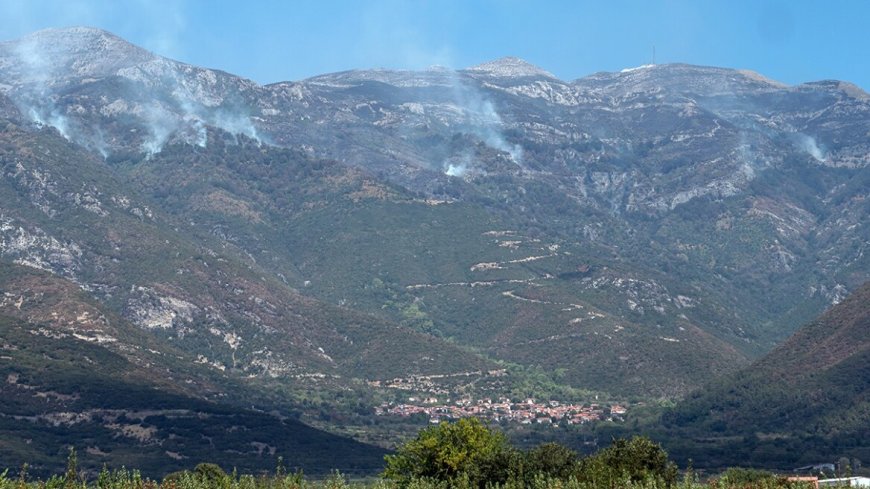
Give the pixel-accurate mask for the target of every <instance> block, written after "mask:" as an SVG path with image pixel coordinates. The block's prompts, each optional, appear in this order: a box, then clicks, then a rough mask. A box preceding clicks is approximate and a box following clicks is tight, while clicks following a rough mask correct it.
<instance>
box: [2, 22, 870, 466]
mask: <svg viewBox="0 0 870 489" xmlns="http://www.w3.org/2000/svg"><path fill="white" fill-rule="evenodd" d="M0 117H2V118H3V121H2V122H0V127H2V132H0V165H2V174H3V180H2V184H0V260H3V262H5V263H14V264H17V265H18V266H24V267H30V268H37V269H41V270H43V271H45V272H48V273H50V274H51V275H53V276H54V277H55V278H56V279H57V280H58V281H53V282H51V281H50V283H52V284H54V285H52V286H51V287H48V288H47V290H42V289H40V290H39V291H38V293H36V292H34V291H33V290H31V289H28V288H21V287H20V286H17V285H9V284H12V283H13V282H3V283H2V284H0V289H2V290H3V292H4V294H6V295H5V296H4V297H6V299H4V301H6V302H4V303H3V304H4V306H3V307H4V308H7V309H9V312H4V313H3V314H5V315H8V316H13V317H15V318H17V321H19V322H10V323H9V324H11V325H13V326H10V328H13V329H12V330H14V328H25V329H26V328H38V327H40V326H39V325H40V324H42V323H44V322H45V321H52V319H50V318H51V317H54V316H51V314H52V313H56V314H61V312H62V311H63V307H64V306H63V305H62V304H61V303H57V304H54V305H53V306H52V307H50V308H49V309H48V310H47V311H46V313H44V314H42V315H39V316H36V317H22V316H20V315H19V314H18V313H16V312H15V310H18V309H20V307H18V306H16V305H17V304H19V303H21V304H26V303H28V301H37V302H39V301H43V300H44V299H43V298H44V297H51V296H53V295H55V294H58V293H60V292H59V290H60V289H63V287H60V286H59V285H57V284H59V283H61V282H59V281H62V283H64V284H66V285H64V287H68V286H69V285H68V284H76V286H77V287H78V288H79V289H80V292H79V293H81V294H84V296H85V297H87V300H89V301H92V302H93V303H94V304H97V305H99V307H101V308H105V311H106V313H104V315H105V316H106V317H110V316H108V315H109V314H111V315H113V316H111V318H112V319H111V320H109V322H108V323H105V322H103V323H100V324H92V322H87V321H84V320H80V319H78V317H76V318H75V319H70V320H69V321H66V322H64V323H63V325H62V328H61V330H62V331H64V334H65V335H68V336H64V337H63V338H64V341H70V342H82V341H87V342H91V343H94V342H95V343H97V344H99V346H100V347H101V348H103V349H105V350H107V351H109V352H113V353H114V354H117V355H121V356H122V357H124V358H127V359H128V361H133V359H134V357H136V355H133V353H131V352H135V351H136V350H137V342H139V340H138V339H136V337H135V336H131V335H126V334H124V335H120V334H118V333H117V331H116V329H115V328H116V327H117V326H113V324H115V322H118V324H124V325H129V326H130V327H137V328H138V331H139V333H141V335H142V338H147V339H148V341H154V342H155V345H158V346H159V347H154V348H155V351H158V352H161V351H162V349H164V348H166V349H169V348H171V349H173V351H175V350H177V351H178V354H177V355H176V354H172V355H168V354H165V352H164V354H163V355H162V356H163V357H166V358H169V357H170V356H171V357H172V358H173V362H175V361H176V360H175V359H176V358H177V359H178V360H179V361H181V362H182V365H187V366H188V367H190V368H191V369H199V370H202V369H204V370H206V371H210V372H211V375H214V378H213V379H211V380H209V381H208V382H206V381H205V380H202V379H205V377H202V378H200V377H196V376H192V374H190V375H191V376H190V377H186V376H185V375H180V374H176V375H173V376H172V379H170V380H169V381H168V385H165V386H160V387H159V388H161V389H165V390H166V391H168V392H179V393H182V394H184V395H189V396H199V397H201V398H203V399H207V400H208V401H209V402H215V403H220V405H221V406H233V407H234V408H247V407H248V406H245V404H247V401H248V399H249V397H248V396H254V398H255V399H256V404H257V407H258V409H260V410H264V411H267V412H268V411H270V410H272V409H275V410H277V411H278V412H279V413H284V414H282V416H284V415H286V414H287V413H288V412H291V411H293V410H295V409H297V408H298V407H299V406H300V405H302V404H305V403H306V402H309V403H310V398H312V397H315V396H317V395H318V394H312V393H327V394H323V396H324V398H327V397H330V396H332V398H333V399H332V400H333V401H334V400H335V399H336V398H337V399H339V401H341V402H344V403H345V404H347V403H348V402H350V403H353V404H354V406H353V409H356V410H359V411H361V412H370V408H371V406H369V405H365V402H369V401H371V402H373V400H374V399H377V398H379V397H378V396H381V397H383V396H392V395H393V394H394V393H395V392H396V391H395V390H390V389H382V388H381V386H383V385H384V382H386V381H389V380H391V379H395V378H405V379H407V378H408V377H410V376H416V377H415V378H416V379H417V380H420V379H424V380H425V382H422V381H421V382H422V383H420V384H417V387H415V388H414V389H417V390H414V389H411V390H410V392H406V391H400V392H399V393H397V394H395V395H396V396H397V397H407V394H409V393H415V394H417V393H420V392H424V393H426V392H428V393H432V392H444V393H446V394H445V395H447V396H454V397H455V396H457V395H464V394H468V393H470V392H476V391H475V389H477V390H478V391H481V390H482V389H483V390H482V391H481V392H480V393H481V394H482V395H483V394H485V395H493V396H495V395H499V394H510V395H514V394H516V395H528V393H529V391H528V390H524V389H526V388H527V386H528V385H529V383H528V382H530V381H529V379H530V378H532V377H534V375H533V374H534V373H535V372H537V373H540V372H544V374H543V377H546V383H547V384H548V385H550V384H554V385H558V386H561V387H566V388H573V389H581V390H588V391H595V392H597V393H599V394H601V395H604V396H610V397H613V398H619V399H633V400H651V399H660V398H665V399H678V398H680V397H682V396H683V395H685V394H686V393H687V392H689V391H691V390H692V389H694V388H697V387H699V386H701V385H704V384H706V383H707V382H709V381H710V379H712V378H714V377H716V376H719V375H722V374H726V373H729V372H733V371H735V370H736V369H738V368H740V367H741V366H745V365H748V364H749V363H750V362H751V361H752V360H754V359H756V358H758V357H759V356H760V355H762V354H763V353H765V352H767V351H769V350H770V349H771V348H773V346H774V345H775V344H776V343H777V342H778V341H781V340H782V339H784V338H786V337H788V336H789V335H790V334H791V333H792V332H793V331H794V328H795V326H796V325H798V324H802V323H804V322H806V321H807V320H809V319H810V318H812V317H814V316H815V315H817V314H819V313H820V312H821V311H822V310H824V309H826V308H827V307H828V306H830V305H831V304H836V303H838V302H840V301H842V300H843V299H844V298H845V297H846V296H847V295H848V293H849V292H851V291H854V290H856V289H857V288H858V287H859V286H860V285H861V284H863V283H864V282H866V281H867V280H868V279H870V273H868V272H870V263H868V253H867V246H868V242H870V230H868V219H867V216H868V213H870V212H868V211H870V202H868V199H867V189H868V187H870V169H868V167H870V96H868V95H867V94H866V93H864V92H863V91H861V90H860V89H859V88H858V87H856V86H854V85H851V84H849V83H847V82H840V81H820V82H815V83H807V84H803V85H798V86H785V85H783V84H780V83H777V82H775V81H772V80H768V79H766V78H764V77H763V76H762V75H760V74H757V73H752V72H747V71H741V70H733V69H727V68H713V67H699V66H690V65H680V64H669V65H654V66H642V67H639V68H635V69H629V70H624V71H623V72H620V73H599V74H596V75H592V76H589V77H586V78H581V79H578V80H574V81H563V80H559V79H557V78H556V77H554V76H553V75H552V74H550V73H548V72H547V71H545V70H543V69H541V68H538V67H535V66H532V65H530V64H529V63H526V62H525V61H523V60H520V59H517V58H503V59H499V60H495V61H492V62H489V63H484V64H482V65H478V66H475V67H471V68H467V69H464V70H458V71H454V70H449V69H445V68H439V67H433V68H431V69H429V70H425V71H390V70H357V71H348V72H341V73H333V74H326V75H322V76H317V77H314V78H310V79H307V80H302V81H298V82H283V83H276V84H273V85H266V86H262V85H258V84H256V83H254V82H252V81H250V80H246V79H243V78H240V77H237V76H234V75H231V74H228V73H224V72H221V71H217V70H212V69H207V68H200V67H195V66H190V65H186V64H183V63H179V62H176V61H173V60H169V59H166V58H163V57H160V56H157V55H154V54H152V53H149V52H147V51H145V50H142V49H140V48H138V47H136V46H133V45H130V44H128V43H126V42H125V41H124V40H122V39H120V38H118V37H116V36H114V35H112V34H110V33H107V32H104V31H100V30H97V29H91V28H72V29H52V30H46V31H40V32H36V33H34V34H31V35H29V36H27V37H25V38H22V39H19V40H15V41H7V42H3V43H0ZM94 307H96V306H94ZM13 308H16V309H15V310H13ZM21 321H23V323H22V322H21ZM85 323H87V324H85ZM125 327H126V326H125ZM12 330H10V331H12ZM128 338H129V339H128ZM134 339H135V341H134ZM142 341H144V340H142ZM138 347H141V345H138ZM131 355H132V356H131ZM137 355H138V354H137ZM155 355H157V354H155ZM165 361H167V360H161V356H158V357H155V358H153V359H149V360H148V362H152V363H154V364H155V365H164V362H165ZM185 362H186V363H185ZM4 368H6V369H7V370H8V372H9V373H8V374H7V375H13V374H20V373H19V372H18V371H17V368H18V367H16V365H15V364H11V365H8V366H4ZM178 368H181V370H179V372H184V368H183V367H178ZM199 370H197V371H199ZM529 372H532V374H530V373H529ZM202 375H205V374H202ZM182 379H184V380H182ZM197 379H200V380H197ZM188 380H190V382H188ZM422 384H425V385H426V387H425V389H424V388H420V387H419V385H422ZM535 385H536V386H538V387H539V384H535ZM482 386H486V387H485V388H484V387H482ZM7 387H8V386H7ZM538 387H535V388H538ZM9 388H10V389H11V387H9ZM65 395H66V394H65ZM345 396H346V397H345ZM360 396H372V397H371V398H364V399H366V401H358V400H357V399H358V398H359V397H360ZM25 397H26V396H25ZM342 399H344V400H343V401H342ZM348 399H352V401H348ZM61 400H62V399H61ZM330 402H331V401H330ZM330 402H327V401H324V406H327V405H329V404H330ZM341 402H337V403H338V404H340V403H341ZM358 402H359V403H360V405H358V406H357V405H355V404H356V403H358ZM25 404H26V403H25ZM309 407H310V406H309ZM46 409H48V408H46ZM52 409H53V408H52ZM323 409H324V410H323V416H322V417H324V418H328V417H329V416H328V414H327V408H326V407H324V408H323ZM40 415H41V414H40ZM4 419H6V418H4ZM37 421H39V420H37ZM325 424H328V423H324V425H325ZM322 427H323V426H322ZM257 443H260V442H257ZM263 443H265V442H263ZM252 446H255V447H256V446H260V445H252ZM173 453H181V455H183V456H186V455H184V453H182V452H175V451H173ZM257 454H258V456H259V457H261V462H262V463H263V465H264V466H267V467H271V466H272V465H273V460H271V459H268V454H266V455H264V453H263V450H259V451H258V452H257ZM164 456H169V455H166V454H164ZM252 463H254V462H252Z"/></svg>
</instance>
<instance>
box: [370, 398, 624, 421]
mask: <svg viewBox="0 0 870 489" xmlns="http://www.w3.org/2000/svg"><path fill="white" fill-rule="evenodd" d="M626 412H627V409H626V408H625V407H624V406H622V405H619V404H613V405H609V406H605V405H599V404H594V403H593V404H582V405H581V404H563V403H561V402H559V401H536V400H535V399H525V400H522V401H512V400H510V399H508V398H505V397H502V398H499V399H498V400H497V401H493V400H492V399H476V400H472V399H460V400H456V401H453V402H451V401H450V399H447V400H446V401H445V402H439V400H438V399H437V398H435V397H428V398H417V397H409V398H408V401H407V403H384V404H381V405H380V406H378V407H376V408H375V415H377V416H402V417H409V416H412V415H423V416H426V417H428V418H429V422H430V423H438V422H440V421H442V420H450V419H459V418H467V417H478V418H481V419H486V420H490V421H495V422H515V423H520V424H533V423H536V424H544V425H552V426H559V425H561V424H567V425H577V424H584V423H588V422H592V421H604V420H610V421H623V420H624V418H623V417H624V416H625V413H626Z"/></svg>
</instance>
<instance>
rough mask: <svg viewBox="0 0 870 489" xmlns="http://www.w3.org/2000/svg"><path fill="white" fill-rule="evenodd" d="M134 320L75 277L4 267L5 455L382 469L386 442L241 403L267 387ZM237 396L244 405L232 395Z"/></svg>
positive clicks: (161, 468) (42, 460)
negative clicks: (354, 437) (71, 453)
mask: <svg viewBox="0 0 870 489" xmlns="http://www.w3.org/2000/svg"><path fill="white" fill-rule="evenodd" d="M195 362H197V359H196V358H193V357H190V356H189V355H188V354H185V353H184V352H183V351H181V350H178V349H176V348H175V347H173V346H172V345H170V344H167V343H166V342H163V341H160V340H156V339H154V338H153V337H150V335H148V334H147V333H145V332H143V331H141V330H139V329H138V328H137V327H135V326H133V325H132V324H129V323H127V322H126V321H124V320H123V319H121V318H120V317H118V316H117V315H116V314H114V313H113V312H111V311H109V310H107V309H106V308H104V307H103V306H102V305H100V304H99V303H98V302H96V301H94V300H93V299H91V298H89V297H87V295H86V294H85V293H84V292H82V290H81V289H80V288H79V287H77V286H76V285H75V284H72V283H70V282H68V281H66V280H64V279H61V278H58V277H56V276H52V275H50V274H47V273H44V272H39V271H35V270H33V269H32V268H29V267H18V266H9V265H4V264H0V379H2V381H3V382H2V383H0V396H2V398H3V403H0V433H2V435H0V439H2V441H0V458H2V460H3V462H4V464H6V465H7V466H10V467H16V466H18V467H20V466H21V465H22V464H24V463H28V464H29V465H30V467H31V472H32V473H37V474H45V473H48V472H53V473H56V472H57V471H58V470H60V469H62V467H63V464H64V457H65V452H66V449H67V446H74V447H76V448H78V450H79V452H80V453H79V461H80V463H81V466H82V468H84V469H87V470H89V471H92V472H93V471H97V470H99V468H100V467H101V466H102V465H103V464H109V465H112V466H116V467H117V466H122V465H126V466H128V467H130V466H133V467H138V468H141V470H143V472H144V473H145V474H146V475H148V476H151V477H162V476H163V475H165V474H166V473H168V472H171V471H173V470H179V469H182V468H189V467H190V466H191V465H192V464H195V463H197V462H199V461H204V460H208V461H221V462H225V461H229V460H232V461H233V465H235V466H237V467H239V469H242V468H244V469H245V470H249V471H260V470H270V469H272V468H273V467H274V465H275V461H276V458H277V457H278V456H282V457H283V458H284V460H285V461H286V462H287V463H288V465H289V466H291V467H299V468H303V469H304V470H305V472H307V473H315V474H316V473H319V474H326V473H328V472H329V471H330V470H333V469H335V468H338V467H341V468H342V470H343V471H344V470H347V471H349V472H351V473H364V474H371V473H373V472H375V471H377V470H378V469H379V467H380V465H381V461H382V456H383V451H382V450H381V449H378V448H375V447H371V446H366V445H362V444H359V443H356V442H353V441H351V440H348V439H344V438H341V437H337V436H335V435H331V434H327V433H325V432H321V431H319V430H316V429H313V428H310V427H308V426H306V425H304V424H302V423H300V422H299V421H297V420H296V419H293V418H289V417H286V416H281V415H277V414H265V413H264V412H262V411H257V410H251V409H243V408H240V407H238V404H240V402H239V401H240V400H242V399H244V402H245V403H246V405H247V406H251V405H252V404H254V403H258V404H259V402H258V399H259V400H261V399H262V398H263V396H261V395H259V394H257V393H256V392H254V391H251V390H250V389H249V388H247V387H246V386H244V385H242V383H241V382H238V381H234V380H232V379H227V378H224V376H223V375H222V374H220V373H217V374H216V373H215V372H214V371H212V370H211V369H209V368H208V366H207V365H197V366H194V364H195ZM233 400H235V402H233Z"/></svg>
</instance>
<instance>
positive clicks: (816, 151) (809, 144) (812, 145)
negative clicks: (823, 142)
mask: <svg viewBox="0 0 870 489" xmlns="http://www.w3.org/2000/svg"><path fill="white" fill-rule="evenodd" d="M797 144H798V147H799V148H800V149H802V150H804V151H805V152H807V153H808V154H809V155H810V156H812V157H813V159H815V160H816V161H818V162H820V163H824V162H825V161H827V160H828V157H827V155H826V154H825V153H826V152H825V150H824V148H823V147H820V146H819V144H818V143H817V142H816V138H814V137H812V136H808V135H806V134H799V135H798V139H797Z"/></svg>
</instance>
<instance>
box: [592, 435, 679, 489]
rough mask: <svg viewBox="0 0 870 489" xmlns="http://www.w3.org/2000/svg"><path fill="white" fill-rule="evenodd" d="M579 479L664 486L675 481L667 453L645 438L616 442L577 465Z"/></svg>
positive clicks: (672, 466)
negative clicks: (652, 481) (655, 481)
mask: <svg viewBox="0 0 870 489" xmlns="http://www.w3.org/2000/svg"><path fill="white" fill-rule="evenodd" d="M580 473H581V476H582V478H584V479H589V480H596V481H600V480H602V479H603V480H610V481H617V480H619V479H622V478H625V477H627V478H629V479H631V481H632V482H640V481H643V480H645V479H648V478H653V479H660V480H662V481H664V482H665V483H666V484H667V485H668V486H671V485H673V484H674V483H676V481H677V466H676V465H675V464H674V463H673V462H671V461H670V460H669V459H668V453H667V452H666V451H665V450H664V449H663V448H662V447H661V445H659V444H658V443H655V442H653V441H652V440H650V439H649V438H646V437H642V436H636V437H634V438H632V439H630V440H626V439H624V438H619V439H615V440H613V443H612V444H611V445H610V446H609V447H607V448H605V449H603V450H601V451H599V452H598V453H596V454H595V455H592V456H591V457H588V458H585V459H583V460H582V461H581V463H580Z"/></svg>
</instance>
